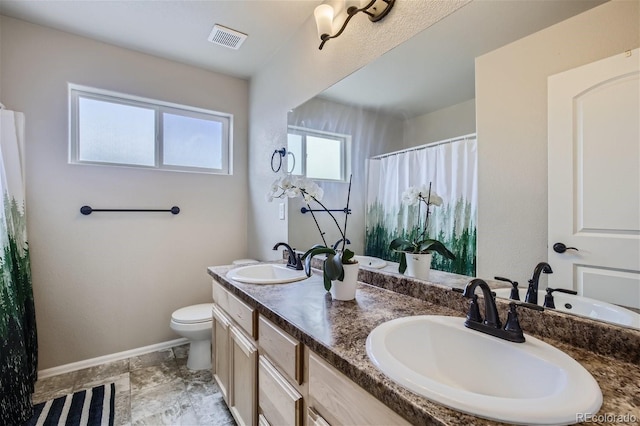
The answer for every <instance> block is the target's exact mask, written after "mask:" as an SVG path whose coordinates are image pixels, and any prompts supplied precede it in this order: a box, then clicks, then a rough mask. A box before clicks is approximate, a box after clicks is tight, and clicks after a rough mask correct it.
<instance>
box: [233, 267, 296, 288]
mask: <svg viewBox="0 0 640 426" xmlns="http://www.w3.org/2000/svg"><path fill="white" fill-rule="evenodd" d="M227 278H230V279H232V280H236V281H240V282H243V283H248V284H284V283H292V282H295V281H301V280H304V279H305V278H307V275H306V274H305V272H304V271H296V270H295V269H290V268H287V267H286V266H284V265H279V264H273V263H260V264H257V265H249V266H242V267H240V268H236V269H232V270H230V271H229V272H227Z"/></svg>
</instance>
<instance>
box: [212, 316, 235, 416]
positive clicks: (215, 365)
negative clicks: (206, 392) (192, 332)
mask: <svg viewBox="0 0 640 426" xmlns="http://www.w3.org/2000/svg"><path fill="white" fill-rule="evenodd" d="M212 313H213V315H212V317H213V326H212V327H211V334H212V335H211V342H212V343H213V351H212V352H211V353H212V356H213V359H212V360H211V369H212V370H213V378H214V379H216V382H218V387H219V388H220V391H221V392H222V396H223V398H224V400H225V402H226V403H227V405H230V404H231V401H230V400H229V396H230V395H229V385H230V376H229V349H230V348H229V339H230V337H229V326H230V324H231V322H230V321H229V319H228V318H227V317H226V315H224V314H223V313H222V311H221V310H220V309H219V308H218V306H216V305H214V306H213V310H212Z"/></svg>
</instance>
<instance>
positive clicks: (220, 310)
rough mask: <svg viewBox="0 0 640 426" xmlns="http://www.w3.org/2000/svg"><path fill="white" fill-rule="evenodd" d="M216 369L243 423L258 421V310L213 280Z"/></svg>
mask: <svg viewBox="0 0 640 426" xmlns="http://www.w3.org/2000/svg"><path fill="white" fill-rule="evenodd" d="M213 300H214V302H215V304H214V306H213V308H212V313H213V315H212V316H213V325H212V344H213V351H212V358H213V359H212V370H213V375H214V378H215V379H216V381H217V382H218V386H219V387H220V390H221V392H222V395H223V397H224V400H225V402H226V403H227V405H228V407H229V410H230V411H231V414H232V415H233V417H234V419H235V420H236V422H237V423H238V424H239V425H247V426H254V425H256V424H257V423H258V415H257V412H258V406H257V399H258V375H257V371H258V347H257V344H256V340H255V338H256V336H257V323H256V320H257V311H255V309H253V308H251V307H250V306H249V305H247V304H246V303H244V302H243V301H241V300H240V299H238V298H237V297H236V296H234V295H233V294H231V293H230V292H229V291H227V290H226V289H224V288H223V287H222V286H221V285H220V284H218V283H217V282H215V281H214V282H213Z"/></svg>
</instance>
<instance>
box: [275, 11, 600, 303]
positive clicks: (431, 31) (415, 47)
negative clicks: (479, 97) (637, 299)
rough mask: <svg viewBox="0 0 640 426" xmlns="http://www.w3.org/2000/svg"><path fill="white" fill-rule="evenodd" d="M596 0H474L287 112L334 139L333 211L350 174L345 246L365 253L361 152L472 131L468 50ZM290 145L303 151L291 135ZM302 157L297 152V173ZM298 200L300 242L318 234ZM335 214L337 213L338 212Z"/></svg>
mask: <svg viewBox="0 0 640 426" xmlns="http://www.w3.org/2000/svg"><path fill="white" fill-rule="evenodd" d="M602 3H604V2H603V1H580V2H567V1H546V2H539V1H522V2H491V1H474V2H472V3H470V4H469V5H467V6H465V7H463V8H461V9H459V10H458V11H456V12H454V13H453V14H451V15H450V16H448V17H447V18H445V19H443V20H442V21H440V22H438V23H437V24H435V25H433V26H432V27H430V28H428V29H426V30H425V31H423V32H422V33H420V34H418V35H416V36H415V37H413V38H412V39H410V40H408V41H407V42H405V43H403V44H402V45H400V46H398V47H397V48H395V49H393V50H392V51H390V52H388V53H386V54H385V55H383V56H382V57H380V58H379V59H377V60H376V61H374V62H372V63H371V64H369V65H367V66H366V67H364V68H362V69H360V70H359V71H357V72H355V73H354V74H352V75H350V76H348V77H346V78H345V79H344V80H342V81H340V82H338V83H337V84H335V85H334V86H332V87H330V88H328V89H327V90H325V91H324V92H322V93H320V94H318V95H317V96H316V97H314V98H312V99H310V100H309V101H307V102H305V103H304V104H302V105H300V106H298V107H296V108H294V109H293V110H292V111H290V113H289V116H288V124H289V126H290V129H291V133H296V132H298V134H299V133H300V132H303V133H304V132H305V131H307V130H308V131H311V132H316V134H315V135H312V136H311V137H314V136H316V137H320V138H323V137H326V138H329V139H336V140H341V141H342V142H340V143H338V142H335V143H334V145H335V149H334V151H335V152H342V154H340V155H342V157H340V156H339V158H341V159H342V160H344V161H347V162H348V165H346V166H345V165H343V164H342V163H341V164H342V165H340V167H338V168H336V170H334V171H330V170H325V171H326V172H327V173H334V174H335V176H336V177H335V178H334V179H329V180H323V181H320V182H321V186H323V188H324V193H325V196H324V199H323V202H324V204H325V205H326V206H327V207H329V208H334V209H337V210H339V209H342V208H343V207H344V204H345V201H346V194H347V187H348V183H347V182H346V179H345V171H347V172H346V173H348V174H351V175H352V176H353V181H352V190H351V200H350V208H351V214H350V215H349V218H348V237H349V239H350V241H351V244H350V246H349V248H351V249H352V250H353V251H355V252H356V253H358V254H366V253H365V223H366V222H365V216H366V197H367V196H366V191H367V183H366V178H367V170H366V168H367V166H366V164H367V159H369V158H371V157H374V156H379V155H382V154H385V153H392V152H396V151H399V150H404V149H407V148H411V147H417V146H422V145H425V144H430V143H434V142H438V141H443V140H448V139H451V138H457V137H460V136H464V135H469V134H474V133H475V130H476V127H475V116H476V106H475V85H474V81H475V80H474V79H475V74H474V58H475V57H477V56H480V55H483V54H485V53H488V52H491V51H492V50H495V49H497V48H499V47H501V46H504V45H506V44H508V43H510V42H512V41H515V40H517V39H520V38H522V37H525V36H527V35H529V34H532V33H534V32H536V31H539V30H541V29H544V28H546V27H548V26H551V25H553V24H555V23H557V22H560V21H562V20H565V19H567V18H569V17H571V16H574V15H577V14H579V13H582V12H584V11H586V10H588V9H590V8H592V7H595V6H597V5H599V4H602ZM299 137H300V136H294V138H299ZM341 138H342V139H341ZM479 143H481V141H479ZM340 144H342V145H340ZM339 146H343V147H346V150H345V151H340V149H339V148H338V147H339ZM289 149H290V150H293V151H295V152H297V153H298V155H304V154H303V153H302V152H301V151H300V143H299V139H295V140H294V141H293V143H292V144H291V145H290V147H289ZM308 154H309V155H310V153H308ZM325 154H326V153H325ZM342 160H340V161H342ZM301 164H302V162H301V161H300V159H297V160H296V166H295V167H296V168H298V173H300V172H299V170H300V169H299V167H300V165H301ZM290 166H291V165H290ZM480 167H481V166H480ZM340 173H342V174H340ZM304 207H306V205H305V204H304V203H303V202H302V201H301V200H300V199H291V200H289V203H288V220H289V222H288V227H289V242H290V243H291V245H292V246H294V247H296V248H298V249H301V250H302V249H306V248H309V247H311V246H312V245H314V244H317V243H319V242H321V241H319V240H320V238H319V235H318V230H317V229H316V227H315V226H314V224H313V222H312V219H311V217H310V215H309V214H306V215H305V214H303V213H301V209H302V208H304ZM336 218H337V219H338V220H339V221H341V222H342V221H343V220H344V214H342V213H339V212H338V213H336ZM318 220H319V221H320V222H321V227H322V229H323V230H326V234H325V238H326V240H327V243H329V244H331V243H333V242H334V241H337V240H338V239H339V238H340V235H339V234H338V233H337V232H333V229H334V226H333V225H332V224H331V223H330V219H329V218H328V217H323V216H322V215H318ZM542 296H543V295H542Z"/></svg>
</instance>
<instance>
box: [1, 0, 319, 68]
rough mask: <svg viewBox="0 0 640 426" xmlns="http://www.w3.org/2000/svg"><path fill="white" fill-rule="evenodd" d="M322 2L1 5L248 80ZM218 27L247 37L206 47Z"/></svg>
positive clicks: (7, 1)
mask: <svg viewBox="0 0 640 426" xmlns="http://www.w3.org/2000/svg"><path fill="white" fill-rule="evenodd" d="M320 3H322V0H208V1H189V0H187V1H179V0H168V1H167V0H135V1H133V0H128V1H123V0H115V1H99V0H74V1H68V0H67V1H56V0H40V1H33V0H0V14H2V15H6V16H10V17H14V18H18V19H22V20H25V21H28V22H32V23H35V24H40V25H44V26H48V27H51V28H56V29H60V30H63V31H67V32H70V33H74V34H78V35H81V36H84V37H88V38H92V39H96V40H100V41H103V42H106V43H110V44H114V45H116V46H121V47H124V48H127V49H132V50H136V51H139V52H144V53H148V54H151V55H156V56H160V57H163V58H168V59H172V60H175V61H178V62H183V63H186V64H190V65H194V66H197V67H201V68H205V69H209V70H212V71H217V72H221V73H224V74H228V75H233V76H236V77H241V78H246V79H248V78H250V77H251V76H252V75H253V74H255V73H256V71H257V70H258V69H259V68H260V66H262V65H263V64H265V63H266V62H268V60H269V58H270V57H271V55H273V53H274V52H275V51H276V50H277V49H278V48H279V47H280V46H281V45H282V44H284V43H285V42H286V41H287V40H289V39H290V38H291V37H292V36H293V35H294V34H295V33H296V32H297V31H298V29H299V28H300V26H301V25H302V24H303V22H305V21H306V20H307V19H310V18H311V16H312V15H313V10H314V8H315V7H316V6H317V5H318V4H320ZM214 24H220V25H224V26H225V27H229V28H231V29H234V30H237V31H240V32H242V33H245V34H248V36H249V37H248V38H247V40H246V41H245V42H244V44H243V45H242V46H241V47H240V49H239V50H232V49H229V48H225V47H222V46H218V45H216V44H213V43H210V42H209V41H207V37H208V36H209V33H210V32H211V29H212V28H213V25H214ZM310 48H317V47H316V46H310Z"/></svg>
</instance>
